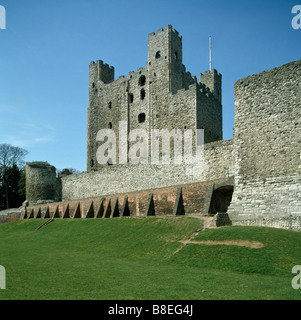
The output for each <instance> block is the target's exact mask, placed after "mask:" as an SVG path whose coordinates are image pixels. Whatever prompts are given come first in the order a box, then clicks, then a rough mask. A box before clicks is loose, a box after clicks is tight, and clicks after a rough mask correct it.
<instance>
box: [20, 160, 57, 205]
mask: <svg viewBox="0 0 301 320" xmlns="http://www.w3.org/2000/svg"><path fill="white" fill-rule="evenodd" d="M25 179H26V200H27V201H28V202H29V204H34V203H37V202H38V201H39V200H52V201H59V200H60V199H61V183H60V179H58V178H57V177H56V168H55V167H54V166H51V165H50V164H48V163H47V162H28V163H26V167H25Z"/></svg>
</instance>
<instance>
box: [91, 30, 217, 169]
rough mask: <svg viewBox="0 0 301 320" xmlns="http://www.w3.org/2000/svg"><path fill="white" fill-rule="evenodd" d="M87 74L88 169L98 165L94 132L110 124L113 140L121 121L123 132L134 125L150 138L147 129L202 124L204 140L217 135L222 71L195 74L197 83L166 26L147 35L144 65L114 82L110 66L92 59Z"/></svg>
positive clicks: (179, 43) (178, 40)
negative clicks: (146, 53)
mask: <svg viewBox="0 0 301 320" xmlns="http://www.w3.org/2000/svg"><path fill="white" fill-rule="evenodd" d="M89 75H90V76H89V108H88V130H87V132H88V133H87V136H88V139H87V171H88V172H89V171H91V170H95V169H99V168H100V167H101V164H99V161H97V159H96V154H97V148H98V146H99V143H98V142H97V141H96V136H97V132H98V131H99V130H100V129H104V128H108V129H113V130H114V132H115V133H116V136H117V140H118V138H119V135H118V133H119V123H120V121H123V122H124V124H125V130H126V132H125V133H126V134H127V135H128V133H129V132H130V131H131V130H134V129H143V130H145V131H146V132H147V133H148V136H149V137H150V136H151V129H159V130H160V129H167V130H172V129H178V130H184V129H186V128H187V129H188V128H189V129H204V140H205V143H206V142H212V141H217V140H221V139H222V134H223V130H222V104H221V88H222V85H221V78H222V76H221V75H220V74H219V73H218V72H217V71H216V70H212V72H210V71H207V72H205V73H204V74H200V82H198V81H197V79H196V77H192V76H191V74H190V73H189V72H187V71H186V69H185V66H184V65H183V63H182V37H181V36H179V33H178V32H177V31H176V30H174V29H172V26H170V25H168V26H166V28H165V30H164V29H160V30H158V31H157V33H156V34H155V33H151V34H149V36H148V60H147V63H146V67H145V68H144V69H143V68H140V69H138V71H137V72H130V73H129V74H128V75H127V76H126V77H124V76H121V77H119V78H118V79H117V80H115V81H114V67H112V66H109V65H107V64H104V63H103V61H97V62H96V63H95V62H94V61H93V62H91V63H90V67H89ZM124 143H126V144H127V143H128V141H127V140H125V141H124ZM127 147H130V145H128V146H127ZM118 158H119V154H118V149H117V159H118Z"/></svg>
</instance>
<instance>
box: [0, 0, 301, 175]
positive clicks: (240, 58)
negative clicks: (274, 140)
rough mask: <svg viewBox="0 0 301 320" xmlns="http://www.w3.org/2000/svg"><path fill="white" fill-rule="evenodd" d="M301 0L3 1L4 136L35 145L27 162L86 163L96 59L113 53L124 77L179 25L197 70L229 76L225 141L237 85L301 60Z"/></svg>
mask: <svg viewBox="0 0 301 320" xmlns="http://www.w3.org/2000/svg"><path fill="white" fill-rule="evenodd" d="M298 4H301V1H300V0H294V1H290V0H281V1H267V0H261V1H258V0H253V1H232V0H228V1H224V0H217V1H202V0H186V1H178V0H160V1H159V0H152V1H145V0H140V1H138V0H127V1H124V0H110V1H107V0H85V1H82V0H60V1H59V0H51V1H50V0H43V1H38V0H26V1H25V0H24V1H20V0H0V5H2V6H4V7H5V8H6V23H7V25H6V30H0V143H9V144H12V145H14V146H19V147H23V148H25V149H27V150H28V151H29V154H28V156H27V157H26V159H25V160H26V161H48V162H49V163H50V164H52V165H54V166H55V167H57V168H58V169H63V168H75V169H77V170H80V171H85V170H86V126H87V107H88V67H89V63H90V62H91V61H93V60H94V61H96V60H103V61H104V62H106V63H108V64H110V65H113V66H114V67H115V79H117V78H118V77H119V76H120V75H127V74H128V72H129V71H132V70H133V71H136V70H137V69H138V68H140V67H145V64H146V61H147V36H148V34H149V33H151V32H156V31H157V30H158V29H159V28H162V27H163V28H164V27H165V26H166V25H167V24H171V25H172V26H173V27H174V28H175V29H176V30H178V31H179V33H180V35H182V37H183V63H184V64H185V66H186V70H187V71H190V72H191V74H192V75H196V76H197V77H198V76H199V73H200V72H202V73H203V72H204V71H205V70H208V69H209V58H208V38H209V35H210V34H211V35H212V41H213V68H215V69H217V70H218V71H219V72H221V73H222V75H223V127H224V139H230V138H231V137H232V134H233V130H232V128H233V125H234V92H233V91H234V90H233V86H234V83H235V82H236V81H237V80H238V79H240V78H242V77H246V76H248V75H251V74H255V73H258V72H261V71H263V70H267V69H271V68H274V67H277V66H280V65H282V64H284V63H287V62H290V61H294V60H299V59H300V56H301V54H300V53H301V41H300V40H301V29H298V30H294V29H293V28H292V26H291V21H292V18H293V16H294V15H293V14H292V13H291V10H292V7H293V6H294V5H298Z"/></svg>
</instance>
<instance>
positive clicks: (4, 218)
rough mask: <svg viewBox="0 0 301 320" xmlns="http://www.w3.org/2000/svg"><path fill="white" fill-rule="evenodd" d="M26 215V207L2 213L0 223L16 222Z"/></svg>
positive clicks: (0, 212) (0, 213)
mask: <svg viewBox="0 0 301 320" xmlns="http://www.w3.org/2000/svg"><path fill="white" fill-rule="evenodd" d="M24 213H25V208H24V207H20V208H16V209H8V210H3V211H0V223H7V222H14V221H17V220H20V219H21V218H22V217H23V216H24Z"/></svg>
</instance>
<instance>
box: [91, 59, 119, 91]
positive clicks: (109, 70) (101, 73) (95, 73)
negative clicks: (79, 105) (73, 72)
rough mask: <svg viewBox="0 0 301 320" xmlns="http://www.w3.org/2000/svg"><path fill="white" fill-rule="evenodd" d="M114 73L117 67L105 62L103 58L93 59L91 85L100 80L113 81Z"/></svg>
mask: <svg viewBox="0 0 301 320" xmlns="http://www.w3.org/2000/svg"><path fill="white" fill-rule="evenodd" d="M114 73H115V69H114V67H113V66H110V65H108V64H107V63H104V62H103V61H102V60H97V61H96V62H95V61H92V62H90V65H89V76H90V85H91V86H92V87H94V86H95V83H96V82H97V81H99V80H100V81H102V82H104V83H110V82H113V81H114Z"/></svg>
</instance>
